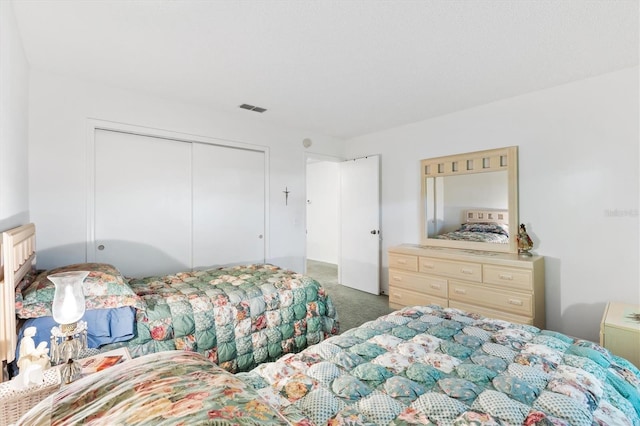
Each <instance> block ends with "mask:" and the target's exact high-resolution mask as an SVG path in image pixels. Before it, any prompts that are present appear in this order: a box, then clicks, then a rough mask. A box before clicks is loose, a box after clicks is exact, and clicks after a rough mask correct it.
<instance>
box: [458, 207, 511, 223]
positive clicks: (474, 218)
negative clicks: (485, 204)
mask: <svg viewBox="0 0 640 426" xmlns="http://www.w3.org/2000/svg"><path fill="white" fill-rule="evenodd" d="M464 214H465V222H467V223H479V222H486V223H499V224H502V225H508V224H509V211H508V210H466V211H465V212H464Z"/></svg>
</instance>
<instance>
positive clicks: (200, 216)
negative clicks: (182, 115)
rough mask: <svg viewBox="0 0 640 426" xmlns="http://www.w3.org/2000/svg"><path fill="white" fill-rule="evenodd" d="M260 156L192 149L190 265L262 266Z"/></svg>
mask: <svg viewBox="0 0 640 426" xmlns="http://www.w3.org/2000/svg"><path fill="white" fill-rule="evenodd" d="M264 168H265V153H264V152H259V151H251V150H246V149H237V148H231V147H226V146H218V145H208V144H201V143H194V144H193V256H194V257H193V265H194V267H195V268H201V267H206V266H212V265H227V264H239V263H264V260H265V170H264Z"/></svg>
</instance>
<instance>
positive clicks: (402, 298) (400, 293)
mask: <svg viewBox="0 0 640 426" xmlns="http://www.w3.org/2000/svg"><path fill="white" fill-rule="evenodd" d="M431 304H436V305H440V306H442V307H443V308H446V307H447V299H446V298H440V297H434V296H431V295H429V294H425V293H418V292H415V291H411V290H406V289H403V288H397V287H394V286H392V285H390V286H389V305H390V306H391V307H392V308H399V307H402V306H426V305H431Z"/></svg>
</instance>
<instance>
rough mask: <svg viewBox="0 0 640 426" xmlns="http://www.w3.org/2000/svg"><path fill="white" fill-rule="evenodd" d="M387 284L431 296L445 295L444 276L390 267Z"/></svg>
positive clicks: (445, 281) (445, 282)
mask: <svg viewBox="0 0 640 426" xmlns="http://www.w3.org/2000/svg"><path fill="white" fill-rule="evenodd" d="M389 285H390V286H394V287H400V288H403V289H406V290H412V291H417V292H420V293H426V294H430V295H432V296H438V297H443V298H446V297H447V280H446V279H445V278H438V277H430V276H427V275H422V274H419V273H412V272H404V271H398V270H394V269H390V270H389Z"/></svg>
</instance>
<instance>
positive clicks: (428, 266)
mask: <svg viewBox="0 0 640 426" xmlns="http://www.w3.org/2000/svg"><path fill="white" fill-rule="evenodd" d="M422 266H424V267H425V268H426V269H433V268H435V265H434V264H433V263H423V264H422Z"/></svg>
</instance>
